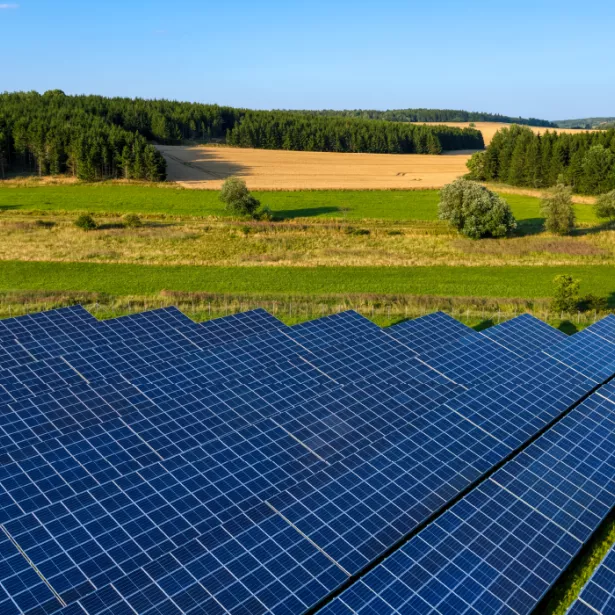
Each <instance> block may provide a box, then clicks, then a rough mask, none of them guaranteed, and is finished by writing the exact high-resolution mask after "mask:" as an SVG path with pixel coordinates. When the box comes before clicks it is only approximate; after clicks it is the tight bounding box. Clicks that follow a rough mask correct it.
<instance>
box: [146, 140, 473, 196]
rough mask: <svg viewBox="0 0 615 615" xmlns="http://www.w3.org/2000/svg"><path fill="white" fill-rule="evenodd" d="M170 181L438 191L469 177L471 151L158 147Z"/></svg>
mask: <svg viewBox="0 0 615 615" xmlns="http://www.w3.org/2000/svg"><path fill="white" fill-rule="evenodd" d="M158 149H159V150H160V151H161V152H162V154H163V155H164V157H165V159H166V161H167V174H168V179H169V181H175V182H177V183H179V184H180V185H182V186H184V187H185V188H204V189H212V190H217V189H219V188H220V187H221V186H222V182H223V181H224V179H225V178H227V177H229V176H230V175H238V176H239V177H242V178H244V179H245V180H246V183H247V184H248V187H249V188H250V189H251V190H309V189H315V190H316V189H320V190H322V189H348V190H386V189H390V188H396V189H413V188H415V189H423V188H440V187H441V186H443V185H444V184H447V183H449V182H451V181H453V180H454V179H455V178H456V177H459V176H460V175H463V174H465V173H467V168H466V162H467V161H468V159H469V158H470V155H471V153H472V152H468V151H466V152H455V153H451V154H445V155H442V156H428V155H422V154H338V153H333V152H293V151H282V150H264V149H243V148H234V147H215V146H181V145H175V146H168V145H162V146H158Z"/></svg>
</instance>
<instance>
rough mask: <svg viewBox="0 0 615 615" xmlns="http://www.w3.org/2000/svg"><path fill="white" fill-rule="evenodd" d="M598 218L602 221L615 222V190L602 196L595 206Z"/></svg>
mask: <svg viewBox="0 0 615 615" xmlns="http://www.w3.org/2000/svg"><path fill="white" fill-rule="evenodd" d="M594 212H595V214H596V216H597V217H598V218H600V219H602V220H605V219H606V220H608V221H609V222H615V190H611V192H607V193H606V194H602V195H600V196H599V197H598V200H597V201H596V204H595V205H594Z"/></svg>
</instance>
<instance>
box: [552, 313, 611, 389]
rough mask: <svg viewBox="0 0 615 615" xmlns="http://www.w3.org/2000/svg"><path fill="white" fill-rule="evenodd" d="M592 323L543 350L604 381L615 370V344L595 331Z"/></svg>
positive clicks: (587, 374)
mask: <svg viewBox="0 0 615 615" xmlns="http://www.w3.org/2000/svg"><path fill="white" fill-rule="evenodd" d="M596 326H600V323H597V324H596V325H592V326H591V327H588V328H587V329H584V330H583V331H581V332H579V333H575V334H574V335H573V336H572V337H571V338H570V339H569V340H566V341H564V342H560V344H558V345H556V346H553V347H551V348H549V349H547V350H545V351H543V352H545V353H546V354H548V355H549V356H551V357H553V358H554V359H557V360H558V361H561V362H562V363H565V364H566V365H569V366H570V367H572V368H574V369H576V370H577V371H579V372H580V373H582V374H584V375H585V376H587V377H589V378H592V379H593V380H595V381H596V382H599V383H602V382H604V381H605V380H606V379H607V378H609V377H610V376H611V375H612V374H613V373H614V372H615V344H613V343H611V342H608V341H606V340H605V339H604V338H602V337H600V336H598V335H596V334H594V333H593V330H594V327H596Z"/></svg>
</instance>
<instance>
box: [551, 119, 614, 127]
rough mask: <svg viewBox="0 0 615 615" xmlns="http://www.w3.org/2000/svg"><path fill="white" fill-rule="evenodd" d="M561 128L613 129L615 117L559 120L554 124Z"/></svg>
mask: <svg viewBox="0 0 615 615" xmlns="http://www.w3.org/2000/svg"><path fill="white" fill-rule="evenodd" d="M554 124H556V125H557V126H559V127H560V128H598V129H606V128H613V126H614V125H615V117H585V118H581V119H576V120H557V121H555V122H554Z"/></svg>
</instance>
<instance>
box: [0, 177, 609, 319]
mask: <svg viewBox="0 0 615 615" xmlns="http://www.w3.org/2000/svg"><path fill="white" fill-rule="evenodd" d="M438 195H439V193H438V191H436V190H414V191H400V190H387V191H377V190H374V191H344V190H327V191H317V190H312V191H260V192H257V193H256V196H257V197H258V198H259V199H261V201H262V202H263V203H265V204H267V205H269V206H270V207H271V209H272V210H273V212H274V214H275V216H276V219H277V221H274V222H247V221H245V220H239V219H234V218H232V217H229V216H228V214H227V213H226V212H225V211H224V210H223V208H222V204H221V203H220V201H219V200H218V195H217V193H216V192H213V191H194V190H186V189H182V188H177V187H172V186H169V185H135V184H125V183H99V184H84V183H76V184H70V183H69V184H62V183H59V184H56V185H43V184H41V185H36V184H33V183H32V182H26V183H24V184H21V185H20V184H16V183H13V184H12V187H11V184H10V183H9V184H7V185H6V187H4V188H0V211H1V212H2V213H0V259H1V260H2V264H1V267H0V269H1V273H0V291H2V292H4V293H5V294H6V293H9V294H10V293H11V292H16V293H17V295H14V297H15V303H18V302H19V301H20V299H19V297H20V296H22V297H36V296H41V295H46V296H48V297H51V300H53V297H54V293H56V295H55V296H60V295H62V293H64V294H63V295H62V296H66V293H79V292H86V293H103V294H105V295H107V296H109V297H131V301H133V302H134V301H137V302H140V304H141V305H147V304H148V301H150V302H151V301H152V300H153V298H154V297H160V293H161V292H163V291H167V292H173V293H180V294H181V293H203V292H204V293H208V301H207V303H208V305H209V304H210V300H211V298H212V296H215V297H214V300H215V301H217V300H218V299H216V297H222V296H224V297H225V299H224V301H225V303H226V301H227V299H228V300H232V299H233V297H238V296H240V295H241V296H244V297H247V298H248V299H249V298H250V297H251V298H252V299H250V300H251V301H254V302H258V301H259V300H265V298H267V300H272V301H273V300H275V301H279V300H284V298H285V297H293V298H294V299H293V301H300V302H303V303H304V304H305V305H309V304H318V303H319V302H320V301H323V300H324V301H326V302H328V303H329V304H331V303H332V302H333V303H335V302H338V303H339V301H340V300H343V301H345V300H346V299H347V298H348V297H352V301H354V302H355V303H352V304H351V305H353V306H355V305H357V302H365V301H366V300H367V299H366V298H368V299H369V301H371V302H372V303H374V302H375V303H377V304H380V305H384V304H391V302H394V303H395V304H396V305H398V308H397V313H398V314H399V312H400V309H401V310H402V312H401V313H403V314H407V313H408V312H407V309H408V305H410V304H411V303H412V302H413V301H414V300H412V299H411V298H412V297H419V296H430V297H434V299H433V301H431V303H430V305H433V306H434V308H435V307H443V306H446V305H449V304H448V303H446V302H447V301H449V300H451V298H455V299H454V304H455V305H457V306H458V307H460V309H461V307H462V306H466V308H467V307H468V306H475V305H476V304H477V298H481V297H482V298H483V299H485V300H488V301H489V305H490V307H489V309H490V310H493V309H496V310H499V309H500V308H502V306H504V304H506V305H507V306H509V307H510V305H511V304H512V303H515V302H516V303H515V304H516V305H517V306H518V307H519V309H524V307H527V304H526V303H523V302H527V301H530V302H533V303H536V302H538V303H536V305H538V304H541V305H544V298H545V297H548V296H549V294H550V293H551V282H552V279H553V277H554V276H555V275H556V274H558V273H562V272H568V273H574V274H575V275H578V276H579V277H580V278H581V279H582V281H583V287H582V290H583V292H585V293H594V294H596V295H600V296H605V297H609V296H611V294H612V293H613V291H614V290H615V288H614V287H613V284H612V275H611V272H612V267H613V265H615V241H613V233H612V231H610V230H609V229H608V228H605V227H603V226H600V225H599V224H598V221H597V220H596V218H595V217H594V215H593V210H592V208H591V206H589V205H586V204H578V205H576V214H577V219H578V221H579V229H578V230H577V231H576V232H575V233H574V234H573V235H572V236H569V237H557V236H551V235H549V234H546V233H544V232H542V230H541V226H542V218H541V216H540V208H539V199H538V198H536V197H533V196H528V195H521V194H506V193H505V194H503V196H504V197H505V198H506V199H507V201H508V202H509V203H510V205H511V208H512V210H513V213H514V215H515V216H516V218H517V220H518V221H519V229H518V231H517V233H516V235H515V236H514V237H511V238H509V239H499V240H484V241H481V242H475V241H470V240H467V239H463V238H461V237H459V236H458V235H457V234H456V233H454V232H452V231H451V230H450V229H449V228H448V227H447V226H446V225H445V224H444V223H442V222H439V221H438V220H437V204H438V198H439V196H438ZM84 212H91V213H93V214H94V216H95V218H96V220H97V222H98V224H99V228H98V229H97V230H96V231H92V232H83V231H81V230H79V229H77V228H76V227H75V226H74V224H73V223H74V220H75V218H76V216H77V215H78V214H80V213H84ZM126 213H136V214H139V215H140V216H141V217H142V219H143V223H144V224H143V226H142V227H140V228H126V227H124V226H123V225H122V224H121V218H120V217H121V216H122V215H123V214H126ZM148 297H149V299H147V298H148ZM400 298H402V299H400ZM167 301H170V302H173V301H175V302H177V297H173V298H169V299H168V300H167ZM400 301H401V303H400ZM481 301H482V300H481ZM409 302H410V303H409ZM511 302H512V303H511ZM519 302H521V303H519ZM541 302H542V303H541ZM218 303H220V301H218ZM479 303H480V301H479ZM483 303H484V301H483ZM400 306H401V307H400ZM410 307H411V309H412V306H410ZM10 309H12V308H10ZM310 309H311V308H310ZM505 309H508V308H505ZM411 313H412V312H411Z"/></svg>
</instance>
